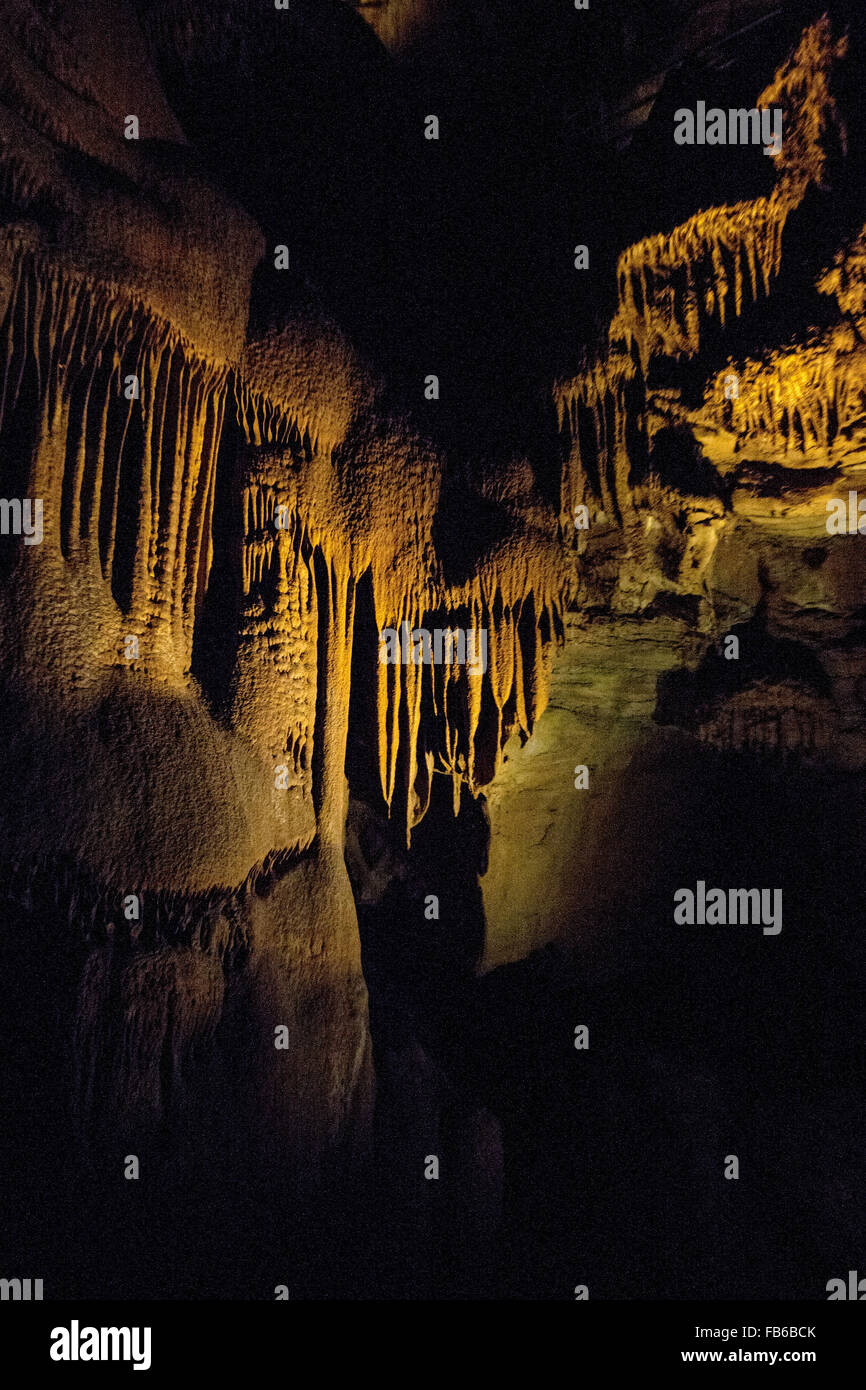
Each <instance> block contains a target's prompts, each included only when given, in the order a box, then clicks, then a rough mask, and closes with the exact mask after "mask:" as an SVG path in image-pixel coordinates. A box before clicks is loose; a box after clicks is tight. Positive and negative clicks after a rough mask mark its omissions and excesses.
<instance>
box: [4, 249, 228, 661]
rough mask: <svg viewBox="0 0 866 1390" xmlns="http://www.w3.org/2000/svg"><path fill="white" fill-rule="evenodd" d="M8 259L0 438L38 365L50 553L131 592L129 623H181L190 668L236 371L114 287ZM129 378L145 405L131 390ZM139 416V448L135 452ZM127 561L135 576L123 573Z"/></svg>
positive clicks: (13, 252)
mask: <svg viewBox="0 0 866 1390" xmlns="http://www.w3.org/2000/svg"><path fill="white" fill-rule="evenodd" d="M6 253H7V256H8V258H9V278H10V283H11V290H10V294H9V297H8V301H7V304H6V308H5V315H4V320H3V323H2V327H0V343H2V351H3V356H2V359H0V381H2V389H0V435H2V431H3V428H4V422H8V421H9V420H10V419H11V418H12V416H13V414H14V413H15V411H16V409H17V407H18V403H19V399H20V397H21V392H22V386H23V383H24V379H25V374H26V373H27V372H28V371H29V372H30V373H31V374H32V377H33V383H34V395H35V398H36V404H35V406H34V409H35V412H36V414H35V416H34V418H33V420H32V421H31V422H30V424H29V428H30V430H31V432H32V435H33V438H34V442H35V443H36V442H37V441H38V440H40V438H41V439H42V440H44V441H46V442H47V441H51V447H50V448H48V447H36V448H35V450H34V455H33V457H34V471H33V472H32V474H31V477H30V479H29V480H28V489H29V493H30V495H33V496H38V497H41V498H42V499H43V504H44V510H45V515H46V519H47V521H46V539H45V545H46V547H48V550H49V551H50V550H51V548H52V547H54V548H55V549H56V548H60V549H61V551H62V554H63V556H64V558H65V559H66V561H67V563H69V564H71V565H80V566H96V567H97V571H98V573H100V574H101V577H102V578H103V580H104V581H107V582H108V583H109V584H111V586H112V588H113V590H114V593H115V595H117V594H118V593H127V594H128V595H129V598H128V603H127V608H126V611H127V614H128V618H129V625H131V626H132V627H134V628H135V627H139V628H141V629H144V628H145V627H150V628H152V629H154V633H156V630H157V629H158V628H160V626H161V625H163V624H165V625H166V626H167V627H168V629H169V630H172V629H173V630H174V636H175V638H176V639H177V646H176V648H175V656H174V658H173V659H174V660H176V661H177V664H178V666H179V667H180V669H181V670H185V669H187V668H188V664H189V658H190V652H191V643H192V630H193V622H194V614H195V605H196V602H200V599H201V593H202V589H203V586H204V584H205V582H206V577H207V568H208V565H209V557H210V553H211V552H210V541H209V539H208V540H207V543H206V544H205V530H206V529H207V528H209V511H208V505H209V504H208V499H209V498H210V499H212V493H213V482H214V470H215V467H216V456H217V450H218V447H219V438H220V428H221V423H222V418H223V411H224V397H225V392H226V387H227V379H228V368H227V366H226V365H225V364H222V363H217V362H214V361H212V360H210V359H207V358H204V357H202V356H201V355H200V354H199V353H198V352H197V351H196V350H195V348H194V347H193V346H192V345H191V344H190V343H189V342H187V341H185V340H184V339H182V338H181V336H180V335H179V334H178V332H177V330H176V329H174V328H173V327H172V325H171V324H169V323H167V322H166V321H165V320H162V319H158V318H156V317H154V316H153V314H152V313H150V312H149V311H148V310H147V308H146V306H145V305H143V304H142V303H140V302H137V301H135V300H132V299H130V298H129V296H128V294H127V293H126V292H125V291H123V290H121V289H119V288H118V287H117V286H116V285H112V284H110V283H106V282H100V281H96V280H94V279H93V278H92V277H90V276H87V275H84V274H81V273H80V272H75V271H72V270H70V269H68V268H63V269H59V268H58V267H57V266H52V265H51V264H50V263H49V262H48V261H47V260H46V258H45V256H44V254H43V253H41V252H37V251H34V250H32V248H31V247H30V246H29V245H28V244H27V243H26V242H22V241H16V240H14V239H10V240H8V241H7V244H6ZM132 376H134V377H135V378H137V381H138V385H139V395H138V397H137V398H136V399H128V398H127V396H126V395H125V394H124V390H123V387H124V381H125V380H126V379H127V378H129V377H132ZM130 394H132V393H130ZM134 421H138V422H139V426H140V430H141V438H142V446H141V452H140V453H139V451H138V449H137V448H136V449H133V448H131V447H130V443H131V436H130V428H131V426H132V424H133V422H134ZM61 446H62V450H63V456H64V462H63V465H62V467H59V466H58V449H59V448H60V447H61ZM131 477H134V478H135V487H136V492H137V497H138V507H137V509H136V527H137V532H136V537H135V542H134V545H133V547H132V548H131V549H132V553H131V560H123V561H122V560H121V558H120V556H119V555H118V550H117V514H118V505H119V498H120V493H121V489H122V487H123V485H124V484H123V479H124V478H127V479H129V478H131ZM59 519H62V521H63V526H62V530H61V527H60V525H59V524H58V520H59ZM191 527H193V529H194V532H195V534H194V537H193V539H192V541H191V540H190V528H191ZM46 553H48V551H46ZM122 564H127V565H131V568H128V569H127V570H126V572H124V573H121V571H120V569H119V566H121V565H122ZM170 645H171V642H169V646H170Z"/></svg>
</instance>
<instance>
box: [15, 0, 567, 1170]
mask: <svg viewBox="0 0 866 1390" xmlns="http://www.w3.org/2000/svg"><path fill="white" fill-rule="evenodd" d="M109 9H110V13H109ZM109 19H110V20H111V22H110V23H109ZM276 22H277V20H276V19H275V20H274V23H276ZM103 26H104V27H103ZM4 48H5V56H4V60H3V61H4V69H3V76H2V95H3V106H2V110H0V116H2V123H3V136H2V141H3V143H2V173H3V189H4V200H5V201H4V208H3V212H4V227H3V248H4V250H3V254H4V260H3V269H2V287H3V299H2V314H3V316H2V323H0V342H2V362H0V382H2V406H0V410H2V419H0V449H2V468H3V478H4V484H3V490H4V495H5V496H6V497H7V498H12V497H20V498H27V499H34V505H37V503H36V500H35V499H38V506H39V507H40V508H41V519H42V522H41V524H42V534H41V537H40V540H39V543H38V544H28V543H26V539H25V537H24V536H23V535H19V536H17V537H16V536H15V535H12V534H10V535H7V534H4V537H3V567H4V577H5V584H4V591H3V599H2V629H3V671H2V676H3V685H4V692H5V699H6V703H7V708H8V709H9V710H10V716H9V722H8V726H7V730H6V745H7V746H6V753H7V759H8V765H9V767H10V775H9V776H8V778H7V782H6V792H5V795H4V804H3V844H4V851H3V853H4V871H3V877H4V897H5V902H6V914H7V915H6V920H7V928H6V936H5V944H4V954H5V957H6V966H7V972H6V973H7V977H8V976H9V975H12V974H14V973H15V960H16V956H17V953H18V952H19V951H20V950H22V949H24V947H23V942H25V941H27V940H28V939H30V938H31V937H32V939H34V940H40V941H41V942H42V943H43V944H42V945H41V946H40V948H39V949H40V950H44V951H45V952H47V953H48V954H49V955H50V956H52V958H53V959H52V964H51V968H50V974H51V977H52V979H54V980H55V984H54V995H55V997H54V999H53V1004H52V1007H54V1008H56V1010H57V1017H58V1024H57V1027H58V1028H59V1030H60V1035H61V1037H62V1048H61V1053H62V1057H63V1062H62V1065H61V1068H60V1072H61V1075H60V1076H59V1077H58V1080H57V1082H56V1087H55V1090H56V1096H57V1104H58V1105H59V1106H61V1113H62V1114H63V1115H64V1116H65V1117H66V1122H68V1124H69V1125H70V1127H71V1129H72V1130H73V1131H74V1133H75V1136H76V1138H77V1140H78V1143H79V1146H80V1152H81V1154H82V1155H83V1156H84V1157H85V1159H91V1158H93V1156H94V1154H95V1153H97V1152H99V1145H102V1146H103V1147H105V1148H107V1150H108V1153H109V1157H108V1158H107V1159H104V1160H103V1162H110V1163H116V1162H118V1161H119V1158H118V1155H119V1154H125V1153H126V1152H127V1151H130V1152H132V1153H134V1154H137V1155H139V1156H140V1157H142V1156H143V1155H145V1154H146V1155H148V1157H149V1158H151V1156H152V1155H156V1157H153V1158H151V1161H160V1162H165V1163H166V1164H167V1165H168V1166H169V1168H171V1165H172V1164H175V1163H177V1162H180V1164H181V1167H184V1166H189V1165H190V1164H191V1163H194V1162H195V1154H196V1153H197V1152H198V1151H199V1149H200V1147H201V1145H202V1144H205V1145H207V1144H208V1143H211V1142H212V1141H213V1135H214V1133H215V1132H216V1133H217V1134H222V1133H223V1127H224V1126H225V1125H227V1124H228V1125H230V1126H232V1125H235V1124H237V1122H238V1120H239V1118H241V1117H243V1121H244V1125H245V1127H246V1128H245V1134H244V1143H246V1144H247V1145H248V1146H249V1150H250V1152H251V1154H254V1155H255V1154H259V1158H258V1160H254V1161H259V1162H264V1161H266V1160H265V1159H262V1158H261V1154H266V1155H272V1156H275V1157H272V1159H271V1160H268V1161H277V1160H278V1161H279V1162H280V1164H281V1165H283V1166H285V1165H287V1164H288V1165H289V1166H290V1167H291V1164H292V1163H294V1164H295V1166H296V1168H297V1170H298V1173H299V1174H302V1175H303V1183H304V1184H305V1185H309V1182H310V1177H311V1174H314V1173H315V1165H316V1162H317V1159H318V1158H319V1157H320V1156H322V1155H326V1154H327V1153H328V1152H330V1151H331V1150H333V1149H334V1147H335V1146H336V1145H338V1144H339V1143H341V1142H343V1141H344V1140H345V1139H346V1138H347V1137H349V1136H350V1132H351V1131H352V1130H353V1129H354V1130H359V1129H360V1131H361V1132H363V1130H364V1128H365V1127H366V1125H367V1123H368V1121H369V1065H370V1064H369V1051H368V1041H367V1019H366V1003H365V994H364V983H363V978H362V974H361V968H360V950H359V941H358V934H357V924H356V919H355V911H354V906H353V902H352V897H351V893H350V889H349V881H348V878H347V876H346V870H345V868H344V865H343V858H342V853H343V835H344V824H345V817H346V778H345V764H346V753H347V738H348V729H349V710H350V696H351V694H352V672H353V669H355V670H356V671H357V680H358V681H359V682H360V683H361V685H362V687H365V688H366V690H367V693H368V694H369V697H370V701H371V709H372V711H373V717H374V722H375V740H374V755H373V756H374V767H375V771H376V773H377V775H378V778H379V784H380V788H381V794H382V798H383V803H384V805H385V806H386V808H387V809H388V810H389V811H390V814H391V815H392V817H393V818H394V819H395V821H399V822H400V823H401V824H402V825H403V827H404V829H403V833H404V835H408V834H409V833H410V831H411V828H412V826H413V825H415V824H416V823H417V822H418V821H419V820H420V819H421V818H422V817H423V815H424V812H425V810H426V808H427V805H428V802H429V798H430V789H431V782H432V778H433V775H434V771H438V772H442V773H445V774H447V775H448V776H449V777H450V778H451V779H452V781H453V785H454V796H455V799H456V802H457V803H458V804H459V800H460V787H461V784H463V783H465V784H467V785H468V786H469V787H470V788H471V789H473V790H474V789H476V788H478V787H479V786H481V785H483V784H484V783H486V782H489V781H490V780H491V779H492V777H493V776H494V775H495V772H496V769H497V767H498V765H499V762H500V759H501V750H502V747H503V745H504V743H505V742H506V740H507V739H508V737H509V736H510V735H511V734H512V733H513V732H515V731H518V732H519V733H520V734H521V736H523V737H524V738H525V737H528V736H529V734H530V733H531V731H532V728H533V726H534V723H535V721H536V720H537V718H538V716H539V714H540V713H541V711H542V710H543V708H544V703H545V699H546V690H547V682H548V679H549V670H550V660H551V655H552V649H553V647H554V645H555V642H556V640H557V638H558V637H561V632H562V629H561V616H560V615H561V611H562V605H563V581H562V577H561V567H560V565H559V544H558V538H557V534H556V524H555V518H554V515H553V512H552V510H551V509H550V508H549V506H547V505H546V504H545V503H544V502H543V501H542V499H541V498H540V497H539V496H538V494H537V491H536V489H535V486H534V483H533V480H532V476H531V472H530V471H529V470H528V468H527V467H526V466H524V465H521V463H520V462H519V461H517V462H515V463H514V464H513V465H511V466H509V467H507V468H504V469H501V470H498V471H496V472H495V474H494V475H493V476H492V477H491V473H490V470H488V469H484V470H481V469H479V470H478V478H477V480H476V481H475V482H472V481H471V480H469V482H468V483H467V486H466V487H465V488H464V489H463V490H460V489H458V488H456V487H455V485H454V482H453V480H450V479H449V480H446V476H445V474H446V469H445V467H444V461H443V457H442V454H441V451H438V450H437V449H436V448H435V447H434V446H433V445H432V444H430V443H429V442H427V441H425V439H424V438H423V437H421V436H420V435H419V434H418V433H417V430H415V429H414V428H413V427H412V425H411V423H410V422H408V421H407V420H406V419H405V418H404V417H403V416H401V415H400V414H399V413H395V411H394V409H393V408H391V407H389V406H387V405H386V404H384V403H383V402H382V401H381V399H380V398H381V395H382V385H381V382H380V381H378V379H377V377H376V374H375V372H373V371H372V370H371V369H370V368H369V367H367V366H366V365H365V364H364V363H363V361H362V360H361V359H360V358H359V356H358V354H357V353H356V352H355V351H354V350H353V349H352V347H351V345H350V344H349V343H348V341H347V340H346V339H345V337H344V336H343V335H342V334H341V333H340V331H339V329H338V328H337V327H336V326H335V325H334V324H333V323H332V322H330V321H329V320H328V319H327V318H326V317H323V316H321V315H319V316H316V315H311V314H300V315H297V314H296V315H294V316H293V315H292V314H283V313H282V311H279V310H278V311H277V319H278V321H277V323H276V325H275V326H274V325H272V326H270V327H269V328H267V329H266V330H263V331H262V332H261V333H257V332H256V330H254V329H253V328H249V329H248V319H249V313H250V300H251V290H252V277H253V272H254V270H255V268H256V266H257V265H259V266H262V265H264V267H265V270H264V273H265V275H267V273H268V269H267V268H268V266H269V265H270V267H273V266H274V255H273V252H270V253H268V254H267V255H265V241H264V238H263V235H262V233H261V232H260V231H259V229H258V228H257V227H256V225H255V223H254V222H253V220H252V219H251V218H250V217H249V216H248V215H247V214H246V213H245V212H244V211H243V210H241V209H240V208H238V207H237V206H235V205H234V204H233V203H232V202H231V201H230V200H229V199H227V198H226V197H225V196H224V195H223V194H222V193H220V192H219V191H218V190H217V188H216V187H215V185H214V184H213V183H212V182H211V181H210V180H209V179H208V178H207V177H206V176H205V175H204V174H203V173H202V172H201V171H200V169H199V167H198V165H197V163H196V160H195V158H194V156H193V155H192V153H191V151H190V150H189V148H188V147H187V146H186V145H185V143H184V139H183V135H182V133H181V131H180V129H179V127H178V125H177V123H176V121H175V119H174V117H173V116H172V114H171V112H170V111H169V109H168V107H167V105H166V104H165V102H164V99H163V98H162V95H161V92H160V88H159V85H158V82H157V81H156V79H155V77H154V75H153V71H152V69H151V68H150V66H149V63H148V59H147V54H146V48H145V45H144V42H143V40H142V38H141V34H140V32H139V30H138V28H137V26H136V22H135V19H134V17H133V15H132V13H131V12H124V14H123V18H122V22H121V21H120V20H119V19H118V18H117V11H116V7H107V6H106V7H105V8H104V10H103V7H101V6H98V5H97V6H90V5H87V6H85V5H82V6H79V7H71V8H68V9H67V11H66V14H65V17H64V19H63V20H62V21H61V23H60V24H59V27H57V28H56V27H54V25H53V24H52V25H49V23H48V20H47V19H43V18H40V16H39V15H38V14H33V13H31V11H30V9H29V8H28V7H27V6H24V5H21V6H17V5H15V6H13V7H12V8H11V10H9V12H8V14H7V16H6V17H5V19H4ZM97 64H99V65H104V67H105V69H106V70H107V71H109V72H111V73H112V74H113V76H114V77H116V76H117V75H118V74H128V81H127V80H126V79H125V78H124V80H123V81H122V82H121V83H120V86H119V87H118V84H117V81H115V80H112V81H111V82H101V81H100V73H101V68H100V67H99V66H97ZM130 112H135V113H136V114H135V115H133V116H131V115H130V114H129V113H130ZM130 122H134V124H132V125H131V124H130ZM263 258H264V259H263ZM259 273H260V274H261V273H262V271H261V270H260V272H259ZM270 274H271V277H272V279H273V280H274V282H276V279H277V274H276V270H275V269H271V270H270ZM276 302H277V303H279V295H278V294H277V295H276ZM472 505H478V506H483V507H484V508H485V509H486V511H487V513H488V514H489V517H490V526H489V528H488V537H489V539H488V540H487V541H486V543H485V544H484V546H483V547H481V548H479V550H478V552H477V553H475V554H472V555H463V556H460V557H454V556H452V555H450V554H449V555H447V556H444V555H443V553H441V548H440V545H439V544H438V542H437V534H436V533H437V527H440V528H441V525H442V515H443V508H446V509H451V511H452V513H453V511H454V509H455V508H459V507H467V506H472ZM359 593H360V594H362V595H363V601H364V603H365V604H368V605H369V609H368V610H367V609H365V616H366V617H369V618H370V619H371V620H372V631H368V630H367V628H364V629H363V630H362V632H361V636H360V637H359V636H358V633H359V623H358V619H357V613H358V605H359ZM404 625H408V628H409V630H410V632H414V631H415V630H417V629H419V628H425V627H431V628H432V627H435V626H441V627H448V628H460V629H465V630H467V631H470V632H475V631H478V632H480V631H482V630H483V631H484V632H485V633H489V637H490V648H489V664H488V662H486V661H485V663H484V669H483V671H481V670H479V671H477V672H473V671H471V670H470V669H468V668H467V667H466V666H465V665H463V666H458V665H456V664H452V663H447V664H440V665H434V664H433V663H432V662H428V663H427V664H424V663H423V662H418V663H414V662H411V661H410V663H409V664H405V663H403V662H400V663H399V664H383V662H382V661H381V660H380V642H379V638H378V633H379V631H380V630H381V629H383V628H392V629H396V630H397V631H401V630H402V629H403V627H404ZM353 663H354V666H353ZM48 903H50V904H51V906H50V920H51V922H52V923H53V924H54V926H53V927H52V930H51V931H47V924H46V921H45V920H44V916H43V914H44V912H45V911H46V904H48ZM43 933H44V936H43ZM55 937H56V939H55ZM31 1005H32V1001H23V1000H22V1001H21V1007H22V1008H25V1007H30V1006H31ZM10 1026H14V1025H10ZM281 1032H282V1033H283V1034H285V1036H286V1037H287V1039H288V1043H287V1045H286V1046H285V1047H281V1046H280V1044H279V1042H278V1038H279V1035H280V1033H281ZM34 1047H35V1045H34ZM24 1065H25V1067H26V1066H30V1067H32V1068H34V1069H36V1070H38V1068H39V1065H40V1061H39V1057H38V1049H35V1051H34V1052H33V1053H32V1054H31V1055H29V1056H28V1057H26V1058H25V1059H24ZM226 1091H227V1092H228V1094H234V1095H237V1096H238V1103H239V1106H240V1110H239V1114H237V1115H234V1116H231V1115H227V1114H225V1113H224V1110H223V1106H224V1093H225V1092H226ZM209 1092H210V1094H211V1096H212V1100H211V1101H210V1102H208V1101H207V1100H206V1099H205V1097H206V1096H207V1094H208V1093H209ZM221 1092H222V1093H223V1094H221ZM202 1111H204V1112H206V1122H205V1121H204V1120H202ZM194 1118H196V1119H197V1121H198V1122H199V1123H200V1124H201V1125H202V1131H201V1135H199V1137H196V1132H195V1125H194V1123H193V1120H194ZM180 1135H182V1136H183V1143H181V1142H180V1140H179V1138H178V1136H180ZM172 1136H173V1137H172ZM232 1143H233V1144H236V1143H237V1140H236V1138H235V1137H233V1138H232ZM94 1146H96V1148H94ZM94 1161H95V1160H94Z"/></svg>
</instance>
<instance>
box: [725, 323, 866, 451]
mask: <svg viewBox="0 0 866 1390" xmlns="http://www.w3.org/2000/svg"><path fill="white" fill-rule="evenodd" d="M732 378H733V379H734V380H735V381H736V383H737V390H736V394H732V392H731V390H730V382H731V379H732ZM705 411H706V415H707V417H708V418H709V419H710V420H711V421H712V422H713V424H714V425H715V426H716V427H718V428H722V429H726V430H728V431H730V432H731V433H733V434H734V436H735V443H734V448H735V449H736V450H738V451H741V450H744V449H748V450H749V451H750V452H752V453H760V452H762V451H764V452H767V451H769V452H770V453H771V454H772V455H774V456H775V454H776V453H777V452H778V451H779V450H781V451H782V457H783V459H787V458H789V457H790V456H792V455H793V456H796V455H800V456H802V457H803V458H804V460H805V459H806V458H808V456H809V455H820V458H817V459H816V460H815V461H816V462H818V463H821V464H827V463H832V462H835V461H836V459H837V457H844V456H845V454H846V453H849V452H850V451H851V446H852V440H853V439H854V438H856V439H857V440H858V442H859V443H861V445H862V437H863V423H864V415H866V349H864V348H863V347H862V346H860V345H859V343H857V342H856V340H855V338H854V336H853V334H852V333H851V332H850V330H849V329H848V328H846V327H845V326H840V327H839V328H837V329H833V330H830V331H828V332H827V333H826V334H824V335H822V336H819V337H815V338H813V339H812V340H811V341H809V342H807V343H805V344H802V345H800V346H798V347H796V348H793V349H789V350H786V351H778V352H771V353H768V354H767V355H766V356H765V357H764V358H763V359H761V360H747V361H746V362H743V363H730V364H729V365H728V366H727V367H725V368H723V369H722V371H720V372H718V373H717V374H716V375H715V376H714V377H713V378H712V379H711V381H710V382H709V384H708V386H707V390H706V396H705Z"/></svg>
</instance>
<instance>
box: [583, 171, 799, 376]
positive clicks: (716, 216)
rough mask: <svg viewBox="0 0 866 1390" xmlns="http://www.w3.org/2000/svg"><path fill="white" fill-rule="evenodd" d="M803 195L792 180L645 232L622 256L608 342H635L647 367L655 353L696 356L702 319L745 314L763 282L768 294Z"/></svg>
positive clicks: (722, 320)
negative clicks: (659, 231)
mask: <svg viewBox="0 0 866 1390" xmlns="http://www.w3.org/2000/svg"><path fill="white" fill-rule="evenodd" d="M799 197H800V193H799V192H798V193H797V194H795V193H794V192H793V191H792V190H791V189H789V188H788V187H787V186H786V187H785V188H782V187H778V188H776V189H774V191H773V193H772V194H771V195H770V196H769V197H768V198H756V199H755V200H754V201H752V202H743V203H736V204H734V205H733V206H731V207H719V208H711V209H710V210H709V211H707V212H699V213H697V214H696V215H695V216H694V217H691V218H689V220H688V221H687V222H684V223H682V224H681V225H680V226H679V227H676V228H674V230H673V232H671V234H670V235H669V236H663V235H654V236H649V237H645V238H644V240H643V241H639V242H637V243H636V244H635V245H634V246H630V247H629V248H628V249H627V250H626V251H624V252H623V253H622V255H621V256H620V258H619V262H618V264H617V283H618V286H619V305H618V308H617V312H616V314H615V316H614V318H613V321H612V323H611V326H610V340H611V343H612V344H616V343H619V342H622V343H624V344H625V346H626V350H627V351H628V352H631V349H632V344H635V345H636V346H637V349H638V352H639V354H640V361H641V364H642V367H643V370H644V372H646V371H647V369H648V367H649V362H650V359H651V358H652V357H653V356H656V355H660V356H664V357H679V356H685V357H693V356H695V355H696V354H697V353H698V352H699V351H700V348H701V330H702V325H703V324H704V323H706V322H707V321H708V320H710V319H713V318H717V319H718V320H719V322H720V324H721V325H722V327H724V326H725V323H726V321H727V318H728V315H729V314H733V316H734V317H739V316H740V315H741V313H742V311H743V306H744V303H745V302H746V300H747V297H748V300H749V301H751V302H755V301H757V299H758V297H759V293H760V291H761V290H762V291H763V294H764V296H765V297H767V296H768V295H769V294H770V288H771V285H772V281H773V280H774V279H775V278H776V276H777V275H778V274H779V270H780V267H781V261H782V233H783V230H784V227H785V222H786V220H787V218H788V216H789V214H790V212H791V210H792V209H793V208H794V207H795V206H796V204H797V202H798V201H799ZM743 258H745V260H746V263H747V265H748V267H749V276H748V280H747V279H746V278H745V277H744V276H743V274H742V260H743ZM729 267H730V271H729ZM756 269H757V271H759V272H760V282H758V275H757V273H756ZM731 273H732V274H733V286H732V284H731ZM638 278H639V279H640V282H641V284H642V285H643V292H642V296H641V300H640V302H638V299H637V297H636V296H635V283H636V280H637V279H638ZM650 279H651V281H652V289H650V287H649V283H650Z"/></svg>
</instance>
